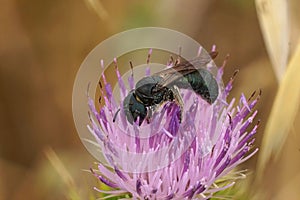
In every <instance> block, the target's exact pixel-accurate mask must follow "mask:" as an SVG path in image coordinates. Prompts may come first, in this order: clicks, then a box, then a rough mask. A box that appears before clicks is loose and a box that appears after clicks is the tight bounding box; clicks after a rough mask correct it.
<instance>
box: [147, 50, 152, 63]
mask: <svg viewBox="0 0 300 200" xmlns="http://www.w3.org/2000/svg"><path fill="white" fill-rule="evenodd" d="M151 54H152V49H149V52H148V57H147V64H149V63H150V57H151Z"/></svg>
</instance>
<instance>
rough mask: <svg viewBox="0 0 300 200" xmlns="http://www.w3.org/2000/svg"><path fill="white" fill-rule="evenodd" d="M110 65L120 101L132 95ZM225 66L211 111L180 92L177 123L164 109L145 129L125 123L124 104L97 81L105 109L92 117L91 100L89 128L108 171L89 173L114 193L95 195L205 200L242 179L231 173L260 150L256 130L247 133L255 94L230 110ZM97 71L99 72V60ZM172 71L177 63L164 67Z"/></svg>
mask: <svg viewBox="0 0 300 200" xmlns="http://www.w3.org/2000/svg"><path fill="white" fill-rule="evenodd" d="M148 59H149V58H148ZM114 62H115V65H116V75H117V78H118V85H119V88H120V97H121V100H124V98H125V97H126V96H127V94H128V92H129V91H128V90H127V89H126V87H125V84H124V81H123V80H122V78H121V75H120V73H119V71H118V68H117V62H116V60H114ZM147 62H148V61H147ZM225 64H226V61H225V62H224V64H223V66H221V67H220V68H218V70H217V74H215V79H216V80H217V82H218V84H219V86H220V89H219V91H220V93H219V97H218V99H217V101H216V102H215V103H214V104H212V105H210V104H208V103H207V102H206V101H204V100H203V99H202V98H201V97H199V96H198V95H196V94H195V93H194V92H193V91H191V90H185V89H182V90H180V93H181V96H182V100H183V102H184V105H183V108H182V109H183V111H181V112H182V119H180V118H181V116H180V115H181V114H180V113H181V112H180V109H181V108H180V106H178V104H176V103H175V102H165V103H164V104H163V105H162V106H159V108H158V110H157V111H155V112H154V113H153V115H152V117H151V120H150V122H149V123H147V122H146V120H145V121H144V122H143V124H142V125H141V126H139V125H138V124H135V123H133V124H130V123H129V122H128V120H127V119H126V115H125V113H124V110H123V108H122V105H123V102H122V101H121V102H120V103H117V101H116V100H115V98H114V95H113V91H112V88H111V85H110V84H109V83H108V82H107V81H106V78H105V75H104V74H102V80H103V83H104V89H102V88H101V95H102V99H103V100H104V106H103V107H101V108H100V111H97V109H96V107H95V104H94V101H93V100H92V99H91V98H90V97H89V107H90V111H91V114H90V121H91V123H90V125H88V129H89V130H90V132H91V133H92V134H93V136H94V137H95V139H96V141H97V143H98V144H97V145H98V147H99V148H100V149H101V151H102V153H103V155H104V156H105V159H106V161H107V163H108V165H104V164H102V163H99V164H98V169H97V170H93V169H91V171H92V173H93V174H94V175H95V176H96V177H98V179H99V180H100V181H101V182H103V183H104V184H106V185H108V186H109V187H111V188H112V190H110V191H103V190H100V189H97V188H95V189H96V190H97V191H99V192H102V193H106V194H110V195H111V196H120V195H122V194H129V195H130V196H132V198H133V199H162V200H168V199H208V198H210V197H213V195H214V193H216V192H218V191H221V190H224V189H226V188H229V187H231V186H232V185H234V183H235V180H236V179H238V178H241V176H240V175H239V174H238V173H236V174H235V175H234V173H233V174H231V175H230V176H228V174H230V173H231V171H232V170H233V169H234V168H235V167H236V166H237V165H239V164H240V163H242V162H244V161H245V160H247V159H249V158H250V157H251V156H253V155H254V154H255V153H256V152H257V150H258V149H255V150H252V145H253V142H254V139H253V135H254V134H255V133H256V130H257V128H258V123H257V124H256V125H254V126H253V127H252V130H251V131H250V132H247V130H248V127H249V126H250V125H251V123H252V122H253V119H254V118H255V116H256V114H257V111H254V106H255V105H256V103H257V101H258V99H259V97H260V94H259V95H256V97H255V94H253V95H251V97H250V98H249V99H246V97H245V96H244V95H243V94H242V95H241V97H240V99H239V102H238V105H237V106H234V103H235V99H232V100H231V101H230V102H229V103H227V100H226V98H227V96H228V94H229V92H230V90H231V89H232V84H233V80H234V79H233V78H232V79H231V80H230V81H229V83H228V84H227V85H226V86H225V87H224V88H222V75H223V69H224V66H225ZM101 65H102V66H104V65H103V61H101ZM173 65H174V62H170V63H168V67H172V66H173ZM146 73H147V74H149V71H148V70H147V72H146ZM128 83H129V86H130V90H132V89H134V88H133V87H134V80H133V76H130V77H129V79H128ZM120 105H121V106H120ZM119 108H120V112H119V113H118V114H117V115H116V113H117V112H118V109H119ZM221 178H222V181H218V180H220V179H221Z"/></svg>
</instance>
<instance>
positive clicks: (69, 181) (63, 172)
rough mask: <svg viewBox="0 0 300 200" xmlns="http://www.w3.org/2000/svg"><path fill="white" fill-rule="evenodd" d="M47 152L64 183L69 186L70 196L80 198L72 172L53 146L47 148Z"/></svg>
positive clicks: (77, 199)
mask: <svg viewBox="0 0 300 200" xmlns="http://www.w3.org/2000/svg"><path fill="white" fill-rule="evenodd" d="M45 154H46V156H47V158H48V160H49V161H50V163H51V164H52V166H53V167H54V168H55V170H56V171H57V173H58V174H59V175H60V176H61V178H62V180H63V181H64V183H65V184H66V185H67V186H68V188H69V193H68V197H69V199H72V200H80V197H79V195H78V193H77V190H76V187H75V181H74V179H73V178H72V176H71V174H70V173H69V172H68V170H67V169H66V167H65V166H64V164H63V163H62V161H61V160H60V159H59V157H58V156H57V154H56V153H55V152H54V151H53V149H52V148H46V149H45Z"/></svg>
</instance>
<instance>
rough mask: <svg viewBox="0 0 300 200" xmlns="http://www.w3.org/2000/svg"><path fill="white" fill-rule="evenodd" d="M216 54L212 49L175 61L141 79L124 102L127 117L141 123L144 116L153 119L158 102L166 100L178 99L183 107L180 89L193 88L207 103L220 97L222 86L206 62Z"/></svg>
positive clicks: (159, 103) (178, 102)
mask: <svg viewBox="0 0 300 200" xmlns="http://www.w3.org/2000/svg"><path fill="white" fill-rule="evenodd" d="M215 56H216V55H215V52H212V53H210V57H207V58H201V57H197V58H196V59H194V60H191V61H185V62H182V63H179V62H176V63H175V64H174V66H173V67H171V68H168V69H165V70H162V71H160V72H158V73H155V74H153V75H151V76H146V77H144V78H142V79H140V80H139V81H138V82H137V83H136V85H135V89H133V90H131V91H130V92H129V93H128V95H127V96H126V97H125V99H124V101H123V110H124V112H125V115H126V118H127V120H128V121H129V122H130V123H131V124H132V123H138V124H139V126H140V125H141V124H142V123H143V121H144V120H145V119H149V118H151V115H152V112H153V111H154V110H155V108H156V107H157V106H158V105H161V104H162V103H164V102H167V101H176V103H177V104H179V105H180V107H181V110H182V108H183V102H182V99H181V96H180V94H179V91H178V90H179V89H189V90H192V91H194V92H195V93H196V94H197V95H199V96H200V97H201V98H202V99H203V100H205V101H206V102H207V103H208V104H213V103H214V102H215V101H216V99H217V97H218V94H219V86H218V82H217V81H216V79H215V77H214V76H213V74H212V73H211V72H210V71H209V70H207V68H206V65H207V64H208V63H209V62H210V61H211V58H214V57H215ZM180 120H181V119H180ZM137 121H138V122H137Z"/></svg>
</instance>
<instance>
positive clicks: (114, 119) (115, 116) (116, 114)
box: [113, 108, 121, 122]
mask: <svg viewBox="0 0 300 200" xmlns="http://www.w3.org/2000/svg"><path fill="white" fill-rule="evenodd" d="M120 110H121V109H120V108H119V109H118V110H117V112H116V113H115V115H114V118H113V122H116V118H117V116H118V113H119V112H120Z"/></svg>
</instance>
